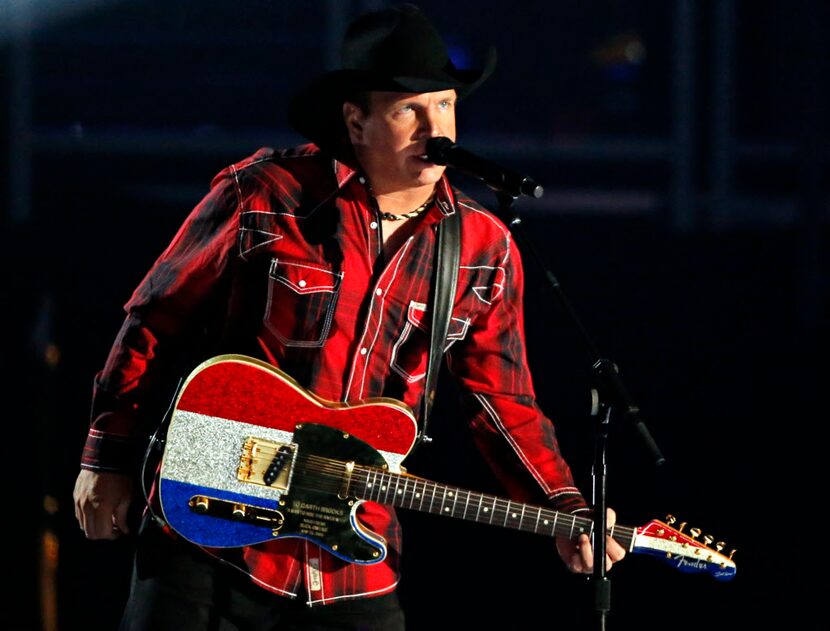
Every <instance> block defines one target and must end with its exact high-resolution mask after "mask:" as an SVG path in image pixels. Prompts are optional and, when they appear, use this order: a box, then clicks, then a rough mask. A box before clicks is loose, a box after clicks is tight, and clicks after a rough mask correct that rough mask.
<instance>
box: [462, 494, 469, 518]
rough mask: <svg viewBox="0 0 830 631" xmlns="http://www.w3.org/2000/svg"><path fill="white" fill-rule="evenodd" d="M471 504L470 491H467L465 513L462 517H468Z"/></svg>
mask: <svg viewBox="0 0 830 631" xmlns="http://www.w3.org/2000/svg"><path fill="white" fill-rule="evenodd" d="M469 505H470V492H469V491H467V499H466V501H465V502H464V513H463V514H462V515H461V519H467V507H468V506H469Z"/></svg>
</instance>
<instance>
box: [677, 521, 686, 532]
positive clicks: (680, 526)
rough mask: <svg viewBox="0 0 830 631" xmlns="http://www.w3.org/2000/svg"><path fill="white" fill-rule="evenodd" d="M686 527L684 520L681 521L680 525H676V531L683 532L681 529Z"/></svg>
mask: <svg viewBox="0 0 830 631" xmlns="http://www.w3.org/2000/svg"><path fill="white" fill-rule="evenodd" d="M685 527H686V522H685V521H681V522H680V525H679V526H678V527H677V532H683V529H684V528H685Z"/></svg>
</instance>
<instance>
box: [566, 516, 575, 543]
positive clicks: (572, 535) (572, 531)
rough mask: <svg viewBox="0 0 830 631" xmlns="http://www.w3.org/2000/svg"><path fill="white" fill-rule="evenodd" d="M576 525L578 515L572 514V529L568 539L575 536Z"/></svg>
mask: <svg viewBox="0 0 830 631" xmlns="http://www.w3.org/2000/svg"><path fill="white" fill-rule="evenodd" d="M575 525H576V515H571V531H570V532H569V533H568V539H573V538H574V526H575Z"/></svg>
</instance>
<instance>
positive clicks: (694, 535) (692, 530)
mask: <svg viewBox="0 0 830 631" xmlns="http://www.w3.org/2000/svg"><path fill="white" fill-rule="evenodd" d="M700 533H701V530H700V528H689V534H690V535H692V539H697V538H698V537H699V536H700Z"/></svg>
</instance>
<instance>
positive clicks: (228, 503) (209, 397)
mask: <svg viewBox="0 0 830 631" xmlns="http://www.w3.org/2000/svg"><path fill="white" fill-rule="evenodd" d="M416 432H417V425H416V422H415V418H414V417H413V415H412V412H411V411H410V410H409V409H408V408H407V407H406V406H405V405H404V404H402V403H400V402H398V401H395V400H393V399H387V398H378V399H372V400H367V401H361V402H356V403H349V404H347V403H334V402H331V401H326V400H323V399H320V398H319V397H317V396H315V395H314V394H312V393H310V392H308V391H306V390H305V389H303V388H302V387H300V386H299V385H298V384H297V383H296V382H295V381H294V380H293V379H291V377H289V376H288V375H286V374H285V373H283V372H281V371H280V370H278V369H277V368H274V367H273V366H271V365H269V364H266V363H265V362H262V361H259V360H257V359H253V358H250V357H245V356H242V355H222V356H219V357H215V358H213V359H210V360H208V361H206V362H204V363H203V364H201V365H200V366H199V367H197V368H196V369H195V370H194V371H193V372H192V373H191V374H190V376H189V377H188V379H187V381H186V382H185V383H184V385H183V387H182V390H181V392H180V393H179V397H178V400H177V402H176V405H175V408H174V410H173V413H172V417H171V421H170V427H169V429H168V432H167V439H166V444H165V450H164V455H163V457H162V463H161V468H160V474H159V499H160V501H161V506H162V511H163V513H164V517H165V519H166V520H167V522H168V523H169V524H170V526H171V527H172V528H173V529H174V530H175V531H176V532H178V533H179V534H180V535H181V536H183V537H184V538H185V539H188V540H189V541H192V542H193V543H196V544H199V545H203V546H208V547H240V546H247V545H253V544H257V543H262V542H265V541H270V540H273V539H276V538H281V537H301V538H304V539H308V540H310V541H313V542H315V543H317V544H319V545H321V546H322V547H324V548H326V549H327V550H329V551H330V552H331V553H332V554H335V555H336V556H338V557H340V558H342V559H344V560H346V561H350V562H353V563H377V562H379V561H382V560H383V559H384V558H385V556H386V544H385V541H384V539H383V538H382V537H381V536H380V535H378V534H376V533H374V532H372V531H371V530H369V529H368V528H367V527H365V526H364V525H363V524H362V523H361V522H360V520H359V518H358V512H357V511H358V508H359V506H360V505H361V504H362V503H363V502H365V501H371V502H377V503H380V504H389V505H394V506H399V507H402V508H408V509H413V510H418V511H424V512H430V513H435V514H440V515H445V516H449V517H457V518H460V519H465V520H468V521H476V522H482V523H487V524H492V525H496V526H502V527H505V528H511V529H515V530H522V531H527V532H534V533H537V534H542V535H547V536H567V537H570V538H576V537H578V536H579V535H580V534H582V533H586V534H589V535H592V534H593V531H592V529H593V522H592V521H591V520H590V519H587V518H585V517H577V516H575V515H571V514H568V513H562V512H559V511H555V510H552V509H549V508H545V507H541V506H532V505H529V504H523V503H519V502H513V501H511V500H508V499H504V498H500V497H496V496H493V495H486V494H482V493H477V492H474V491H467V490H464V489H460V488H455V487H450V486H446V485H443V484H439V483H436V482H432V481H430V480H426V479H424V478H419V477H416V476H413V475H409V474H408V473H406V472H405V470H404V468H403V466H402V462H403V460H404V458H405V457H406V455H407V454H408V453H409V451H410V449H411V448H412V446H413V444H414V441H415V436H416ZM673 522H674V518H673V517H671V516H669V518H667V520H666V521H665V522H662V521H656V520H654V521H651V522H649V523H648V524H646V525H645V526H642V527H639V528H629V527H626V526H621V525H616V526H615V527H614V528H613V529H612V530H610V531H609V534H610V535H611V536H613V537H614V539H616V540H617V541H618V542H620V544H621V545H623V547H625V548H626V549H627V550H628V551H630V552H634V553H644V554H650V555H653V556H657V557H659V558H661V559H663V560H665V561H666V562H668V563H670V564H672V565H674V566H675V567H676V568H677V569H679V570H681V571H684V572H696V573H700V572H705V573H709V574H711V575H713V576H714V577H715V578H717V579H720V580H727V579H730V578H732V577H733V576H734V575H735V572H736V567H735V563H734V561H733V560H732V558H731V557H732V554H730V555H729V556H725V555H723V554H721V550H722V549H723V545H724V544H723V542H717V543H716V544H715V548H714V549H713V548H711V547H709V544H710V543H712V542H713V541H714V539H713V538H712V537H710V536H709V535H705V536H704V537H703V542H701V541H698V540H697V538H698V537H699V536H700V534H701V533H700V531H699V530H697V529H695V528H692V529H690V530H689V533H688V534H687V533H684V532H683V529H684V528H685V526H686V524H685V523H684V524H681V525H680V526H679V527H678V528H677V529H675V528H673V527H672V524H673ZM732 553H734V550H733V551H732Z"/></svg>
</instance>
